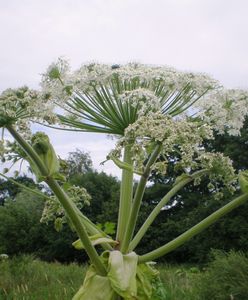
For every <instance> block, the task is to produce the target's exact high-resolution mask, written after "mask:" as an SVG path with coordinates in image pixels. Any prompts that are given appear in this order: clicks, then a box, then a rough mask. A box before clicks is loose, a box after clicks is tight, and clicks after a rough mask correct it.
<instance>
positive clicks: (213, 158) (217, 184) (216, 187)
mask: <svg viewBox="0 0 248 300" xmlns="http://www.w3.org/2000/svg"><path fill="white" fill-rule="evenodd" d="M196 161H197V163H198V167H201V168H203V169H207V170H208V174H209V179H210V183H209V185H208V188H209V190H210V191H213V192H215V198H217V199H219V198H222V197H223V193H222V190H223V188H226V190H227V191H229V192H230V193H231V194H233V193H234V191H235V190H236V186H237V175H236V174H235V170H234V169H233V166H232V161H231V160H230V158H229V157H226V156H224V155H223V154H222V153H219V152H217V153H208V152H206V153H202V154H201V155H200V156H199V157H198V158H197V160H196Z"/></svg>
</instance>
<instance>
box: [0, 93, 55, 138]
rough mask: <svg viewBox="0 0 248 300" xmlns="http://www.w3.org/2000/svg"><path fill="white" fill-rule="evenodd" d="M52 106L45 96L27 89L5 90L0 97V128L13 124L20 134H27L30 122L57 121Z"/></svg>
mask: <svg viewBox="0 0 248 300" xmlns="http://www.w3.org/2000/svg"><path fill="white" fill-rule="evenodd" d="M53 108H54V106H53V104H52V102H51V101H50V100H49V97H48V96H47V95H46V94H42V93H40V92H37V91H35V90H30V89H29V88H28V87H22V88H19V89H7V90H5V91H4V92H2V94H1V95H0V127H6V126H8V125H12V124H15V125H16V126H17V128H18V130H19V131H20V132H23V133H27V132H29V125H30V121H46V122H48V123H54V122H55V120H57V118H56V116H55V114H54V113H53Z"/></svg>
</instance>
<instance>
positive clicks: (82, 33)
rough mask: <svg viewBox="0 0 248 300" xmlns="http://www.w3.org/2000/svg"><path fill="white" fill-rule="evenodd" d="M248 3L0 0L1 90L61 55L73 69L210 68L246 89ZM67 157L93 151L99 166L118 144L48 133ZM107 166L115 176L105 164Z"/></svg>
mask: <svg viewBox="0 0 248 300" xmlns="http://www.w3.org/2000/svg"><path fill="white" fill-rule="evenodd" d="M247 12H248V1H247V0H235V1H232V0H101V1H100V0H70V1H69V0H67V1H66V0H49V1H48V0H22V1H20V0H8V1H7V0H0V41H1V49H0V91H2V90H4V89H6V88H9V87H12V88H14V87H18V86H22V85H24V84H26V85H28V86H30V87H33V88H38V87H39V81H40V74H41V73H43V72H44V71H45V70H46V68H47V66H48V65H49V64H50V63H51V62H52V61H54V60H55V59H56V58H57V57H59V56H64V57H66V58H68V59H69V60H70V62H71V64H72V66H73V67H74V68H77V67H79V66H80V65H81V64H82V63H85V62H90V61H97V62H105V63H112V64H113V63H125V62H129V61H138V62H142V63H149V64H163V65H170V66H173V67H176V68H178V69H180V70H189V71H198V72H199V71H200V72H206V73H208V74H210V75H211V76H213V77H214V78H216V79H218V80H219V81H221V82H222V83H223V84H224V85H225V86H227V87H231V88H232V87H234V88H235V87H241V88H248V59H247V56H248V17H247ZM51 136H52V140H53V142H54V143H55V146H56V150H57V151H58V153H59V154H60V155H62V156H66V153H67V152H68V151H71V150H74V149H75V147H78V148H80V149H82V150H86V151H90V152H91V156H92V158H93V160H94V162H95V164H94V166H95V167H97V168H98V165H99V163H100V162H101V161H103V160H104V159H105V156H106V153H107V152H108V150H109V149H110V148H111V146H112V144H113V142H112V141H110V140H107V139H106V138H103V137H101V136H99V135H93V136H92V135H90V134H85V135H84V134H81V136H78V135H74V134H71V133H70V134H65V133H61V132H60V133H58V132H56V133H54V132H51ZM104 170H105V171H106V172H108V173H112V174H114V175H118V172H117V173H116V172H115V171H114V169H113V167H112V165H111V163H107V164H106V166H105V168H104Z"/></svg>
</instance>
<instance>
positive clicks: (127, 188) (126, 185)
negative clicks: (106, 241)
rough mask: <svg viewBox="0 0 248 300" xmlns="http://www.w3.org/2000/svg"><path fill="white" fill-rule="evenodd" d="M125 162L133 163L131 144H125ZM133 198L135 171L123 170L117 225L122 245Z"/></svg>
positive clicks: (118, 239) (118, 237)
mask: <svg viewBox="0 0 248 300" xmlns="http://www.w3.org/2000/svg"><path fill="white" fill-rule="evenodd" d="M123 162H124V163H127V164H129V165H132V164H133V163H132V157H131V145H127V146H125V149H124V158H123ZM132 198H133V172H132V171H129V170H125V169H123V170H122V180H121V190H120V205H119V215H118V226H117V237H116V239H117V241H119V243H120V245H121V243H122V241H123V238H124V236H125V231H126V224H127V220H128V219H129V216H130V213H131V208H132Z"/></svg>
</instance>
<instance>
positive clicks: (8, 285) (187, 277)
mask: <svg viewBox="0 0 248 300" xmlns="http://www.w3.org/2000/svg"><path fill="white" fill-rule="evenodd" d="M158 269H159V271H160V277H161V283H159V284H158V286H157V289H158V294H159V295H163V296H162V297H159V299H161V300H230V299H232V300H243V299H244V300H245V299H248V285H247V282H248V257H247V256H246V255H245V254H242V253H239V252H230V253H223V252H214V253H213V261H212V262H210V264H209V266H208V267H207V268H206V269H204V270H199V269H198V268H197V267H189V266H180V265H179V266H170V265H159V266H158ZM85 270H86V267H85V266H79V265H77V264H69V265H62V264H60V263H46V262H42V261H40V260H37V259H34V258H33V257H32V256H21V257H16V258H12V259H7V260H4V261H0V300H31V299H32V300H56V299H58V300H67V299H68V300H69V299H72V297H73V295H75V293H76V292H77V290H78V289H79V287H80V286H81V285H82V283H83V279H84V275H85ZM160 289H161V292H160V291H159V290H160ZM156 299H157V298H156ZM151 300H153V299H151Z"/></svg>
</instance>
